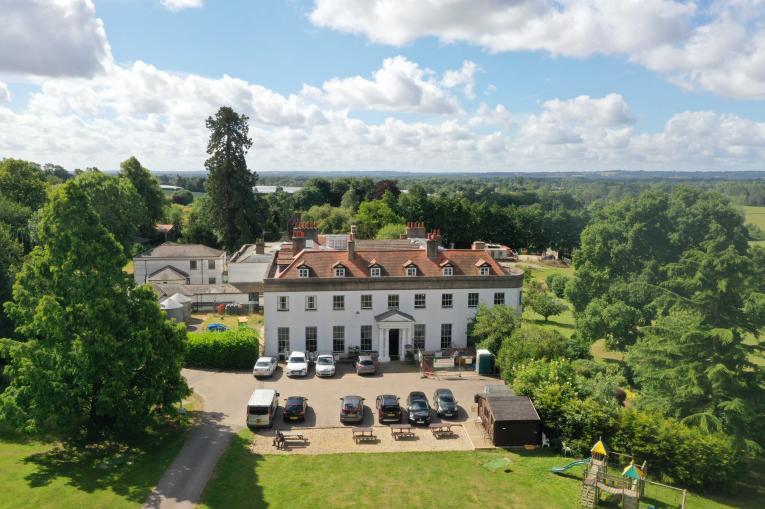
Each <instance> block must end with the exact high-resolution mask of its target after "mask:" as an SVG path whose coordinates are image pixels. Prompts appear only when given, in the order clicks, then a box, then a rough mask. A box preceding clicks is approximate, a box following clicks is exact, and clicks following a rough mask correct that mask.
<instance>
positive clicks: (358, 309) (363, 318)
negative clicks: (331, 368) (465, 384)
mask: <svg viewBox="0 0 765 509" xmlns="http://www.w3.org/2000/svg"><path fill="white" fill-rule="evenodd" d="M516 286H517V285H516ZM392 287H394V288H395V285H392ZM444 294H447V295H451V307H444V306H443V305H442V299H444V297H443V295H444ZM469 294H478V303H480V304H483V305H487V306H492V305H494V303H495V295H496V298H497V301H496V302H497V303H504V304H505V305H507V306H512V307H514V308H516V309H518V310H519V311H520V307H521V288H518V287H510V284H508V287H506V288H475V289H465V288H459V289H456V288H439V289H390V290H380V289H374V290H355V289H354V290H337V291H333V290H330V291H310V290H309V291H279V290H278V289H276V290H274V291H266V293H265V304H264V319H265V355H277V354H278V353H279V352H283V351H290V350H302V351H311V350H317V351H326V352H347V351H348V350H349V348H351V347H362V345H361V334H362V326H368V327H371V338H370V340H369V341H368V342H367V344H366V345H363V348H362V350H372V351H377V352H378V355H379V358H380V360H381V361H386V360H389V359H390V358H391V357H394V358H395V357H396V356H401V357H403V355H404V352H405V351H406V349H407V347H414V346H415V334H419V333H421V332H422V326H424V345H422V344H419V345H416V346H418V347H424V350H425V351H437V350H442V349H448V348H464V347H466V346H467V327H468V323H469V322H470V320H471V319H472V318H473V317H474V316H475V313H476V311H477V309H478V307H477V304H478V303H476V302H475V297H473V298H472V299H473V302H471V303H470V304H471V305H469V302H468V300H469ZM362 295H365V296H371V301H372V306H371V309H363V308H362ZM390 295H398V306H397V308H396V309H397V310H398V311H399V312H400V313H391V314H389V315H390V316H382V317H381V316H380V315H383V314H385V313H386V312H387V311H389V306H388V298H389V296H390ZM415 295H424V296H425V304H424V307H415ZM499 295H503V297H499ZM339 296H342V298H343V309H341V310H338V309H335V304H336V300H337V297H339ZM285 297H286V298H287V302H288V309H286V310H280V307H282V306H283V302H284V301H283V298H285ZM368 298H369V297H365V299H368ZM309 299H313V300H314V302H315V309H307V301H308V300H309ZM418 299H421V297H418ZM446 299H447V301H448V297H447V298H446ZM280 302H281V305H280ZM391 304H395V302H391ZM472 304H475V306H472ZM309 307H310V305H309ZM442 325H450V326H451V341H450V342H448V343H447V338H448V335H447V334H444V336H445V337H444V338H443V339H444V342H443V343H442ZM306 327H315V328H316V347H315V348H312V345H308V344H306ZM336 327H343V329H342V331H343V333H344V338H343V339H344V340H343V344H342V348H340V345H339V343H340V342H339V341H335V340H336V339H337V338H336V337H335V336H336V335H337V333H338V330H337V329H336ZM285 331H289V332H288V337H289V341H288V342H287V341H286V337H285V336H286V335H285ZM446 332H447V331H446V330H445V331H444V333H446ZM309 334H311V332H309ZM280 337H281V344H280ZM418 342H419V341H418ZM366 347H369V348H366Z"/></svg>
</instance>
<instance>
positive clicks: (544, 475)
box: [201, 431, 758, 509]
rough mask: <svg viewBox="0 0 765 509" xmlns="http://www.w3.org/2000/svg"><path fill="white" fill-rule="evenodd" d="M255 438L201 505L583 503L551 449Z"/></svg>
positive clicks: (697, 502)
mask: <svg viewBox="0 0 765 509" xmlns="http://www.w3.org/2000/svg"><path fill="white" fill-rule="evenodd" d="M251 437H252V434H251V433H250V432H249V431H244V432H242V433H240V434H239V435H238V436H237V437H235V438H234V440H233V441H232V445H231V447H230V449H229V450H228V451H227V452H226V454H225V455H224V457H223V458H222V459H221V461H220V463H219V464H218V467H217V469H216V473H215V474H214V476H213V479H212V480H211V481H210V483H209V484H208V486H207V490H206V491H205V493H204V495H203V503H202V505H201V507H203V508H207V509H223V508H226V509H236V508H240V507H241V508H244V507H247V508H249V507H305V508H325V507H401V508H410V507H438V508H461V509H470V508H482V509H492V508H496V509H499V508H507V507H523V508H571V509H574V508H577V507H579V490H580V486H581V473H582V471H581V467H575V468H574V469H571V470H570V471H569V472H570V473H571V475H569V476H559V475H554V474H552V473H550V472H549V469H550V467H553V466H562V465H565V464H567V463H569V462H570V461H571V460H572V458H562V457H559V456H556V455H553V454H552V453H550V452H548V451H544V452H537V451H535V452H526V451H521V452H519V453H516V452H507V451H502V450H500V451H480V452H479V451H475V452H472V451H470V452H422V453H376V454H327V455H316V456H310V455H294V456H290V455H258V454H253V453H252V452H250V450H249V449H248V444H249V441H250V439H251ZM501 457H507V458H510V460H511V461H512V463H511V464H510V465H509V467H508V468H507V469H505V470H498V471H497V472H494V473H493V472H491V471H489V470H487V469H485V468H483V467H482V465H483V464H484V463H486V462H488V461H490V460H492V459H496V458H501ZM577 468H578V469H577ZM656 496H658V497H659V498H660V500H658V502H659V503H658V504H656V507H657V508H658V507H673V506H672V505H667V503H677V502H679V498H678V497H677V496H676V495H674V494H670V492H668V491H667V492H657V493H656ZM661 502H664V503H663V504H662V503H661ZM687 506H688V507H689V508H693V509H716V508H723V507H747V508H748V507H751V508H754V507H758V505H757V502H756V500H752V501H751V503H747V501H746V500H741V501H733V503H732V504H728V505H726V504H725V503H719V502H715V501H713V500H711V499H708V498H702V497H699V496H694V495H691V496H689V499H688V505H687ZM613 507H616V506H613Z"/></svg>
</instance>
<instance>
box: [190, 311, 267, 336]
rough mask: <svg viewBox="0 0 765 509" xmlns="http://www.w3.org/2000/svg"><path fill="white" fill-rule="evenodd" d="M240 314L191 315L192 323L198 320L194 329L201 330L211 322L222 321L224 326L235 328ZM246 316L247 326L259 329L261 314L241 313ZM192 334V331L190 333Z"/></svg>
mask: <svg viewBox="0 0 765 509" xmlns="http://www.w3.org/2000/svg"><path fill="white" fill-rule="evenodd" d="M239 316H240V315H222V316H221V315H219V314H218V313H194V314H192V315H191V318H192V320H193V323H196V322H197V321H199V322H200V323H199V325H198V326H197V328H196V330H197V331H198V332H203V331H206V330H207V326H208V325H209V324H211V323H222V324H223V325H225V326H226V327H229V328H232V329H236V328H238V327H239ZM241 316H245V317H246V318H247V326H248V327H250V328H251V329H255V330H260V327H261V326H262V325H263V315H262V314H251V315H241ZM192 334H193V333H192Z"/></svg>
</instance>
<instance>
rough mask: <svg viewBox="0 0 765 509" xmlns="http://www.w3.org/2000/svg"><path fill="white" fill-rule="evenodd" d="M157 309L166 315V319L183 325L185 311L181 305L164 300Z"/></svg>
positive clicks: (170, 300)
mask: <svg viewBox="0 0 765 509" xmlns="http://www.w3.org/2000/svg"><path fill="white" fill-rule="evenodd" d="M159 309H161V310H162V311H164V312H165V313H167V317H168V318H169V319H171V320H173V321H175V322H177V323H183V320H184V316H185V314H186V313H185V311H184V307H183V304H181V303H180V302H177V301H175V300H173V299H165V300H164V301H162V302H161V303H160V304H159Z"/></svg>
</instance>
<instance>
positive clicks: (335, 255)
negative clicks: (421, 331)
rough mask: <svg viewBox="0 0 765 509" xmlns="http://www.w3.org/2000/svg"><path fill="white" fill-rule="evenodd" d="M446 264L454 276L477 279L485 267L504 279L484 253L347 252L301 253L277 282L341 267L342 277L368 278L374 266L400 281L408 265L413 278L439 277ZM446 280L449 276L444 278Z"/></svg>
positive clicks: (330, 272)
mask: <svg viewBox="0 0 765 509" xmlns="http://www.w3.org/2000/svg"><path fill="white" fill-rule="evenodd" d="M445 260H448V261H449V262H450V263H451V264H452V266H453V267H454V275H455V276H477V275H479V272H478V271H479V269H478V267H479V266H481V265H483V264H484V263H485V264H488V265H489V267H491V275H492V276H495V275H505V271H504V270H503V269H502V267H500V265H499V264H498V263H497V262H496V261H495V260H494V259H493V258H492V257H491V256H490V255H489V253H487V252H485V251H475V250H471V249H443V250H439V252H438V256H437V258H436V259H435V260H431V259H429V258H428V255H427V252H426V251H425V250H424V249H422V250H419V251H413V250H409V249H406V250H399V251H356V256H355V257H354V259H353V260H350V259H349V258H348V252H347V251H308V250H306V251H302V252H301V253H299V254H298V255H297V256H296V258H295V259H294V260H293V261H292V263H291V264H290V265H289V267H287V268H286V269H285V270H284V271H283V272H282V273H281V274H279V275H278V276H276V277H277V279H295V278H297V277H298V267H299V266H301V265H307V266H309V267H310V268H311V277H334V271H333V267H335V266H336V265H337V264H342V265H343V266H344V267H345V277H370V276H369V272H370V270H369V269H370V265H373V263H372V262H375V263H376V265H378V266H380V267H381V268H382V275H383V276H396V277H403V276H405V275H406V269H405V264H406V263H407V262H409V261H411V262H412V263H414V264H416V265H417V268H418V270H417V276H411V277H418V276H430V277H434V276H442V268H441V263H442V262H443V261H445ZM444 277H449V276H444Z"/></svg>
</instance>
